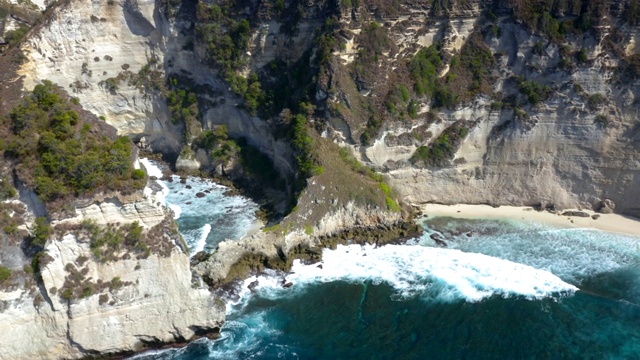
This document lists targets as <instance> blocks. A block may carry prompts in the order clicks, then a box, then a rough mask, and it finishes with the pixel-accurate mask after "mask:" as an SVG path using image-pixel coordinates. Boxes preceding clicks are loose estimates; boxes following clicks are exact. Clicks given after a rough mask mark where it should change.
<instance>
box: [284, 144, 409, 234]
mask: <svg viewBox="0 0 640 360" xmlns="http://www.w3.org/2000/svg"><path fill="white" fill-rule="evenodd" d="M315 137H316V138H315V142H316V144H317V154H318V156H319V162H320V163H321V164H322V167H323V168H324V172H323V173H322V174H320V175H317V176H314V177H312V178H310V179H309V181H308V185H307V187H306V189H305V190H304V191H303V192H302V194H301V195H300V197H299V198H298V205H297V206H296V207H295V209H294V211H293V212H292V213H291V215H289V216H288V217H287V218H286V219H285V220H284V221H283V222H282V223H281V224H279V225H276V226H275V227H273V228H272V229H271V231H275V232H282V233H287V232H288V231H290V230H293V229H305V231H306V232H307V233H308V232H309V229H310V228H312V227H314V226H315V225H317V223H318V222H319V221H320V220H321V219H322V218H323V217H324V216H325V215H326V214H327V213H329V212H332V211H335V210H337V209H339V208H341V207H343V206H344V205H345V204H347V203H349V202H354V203H355V204H356V205H358V206H361V207H367V208H374V209H376V208H377V209H382V210H389V211H393V212H398V211H400V205H399V204H398V202H397V201H396V200H395V198H394V194H393V191H392V189H391V187H390V186H389V185H388V184H387V183H385V181H384V177H383V176H382V175H381V174H379V173H376V172H375V171H373V170H372V169H370V168H368V167H366V166H365V165H363V164H362V163H360V162H358V160H356V159H355V158H354V157H353V156H352V155H351V153H350V152H349V150H348V149H342V148H340V147H339V146H338V145H336V144H335V143H333V142H331V141H330V140H327V139H324V138H321V137H319V136H317V135H316V136H315Z"/></svg>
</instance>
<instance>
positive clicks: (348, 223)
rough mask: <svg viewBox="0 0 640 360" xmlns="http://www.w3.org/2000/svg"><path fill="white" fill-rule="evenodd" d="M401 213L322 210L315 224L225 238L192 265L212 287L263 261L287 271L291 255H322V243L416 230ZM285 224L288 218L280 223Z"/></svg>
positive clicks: (397, 236)
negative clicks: (323, 211) (234, 238)
mask: <svg viewBox="0 0 640 360" xmlns="http://www.w3.org/2000/svg"><path fill="white" fill-rule="evenodd" d="M405 220H406V219H404V217H403V215H402V214H401V213H399V212H390V211H387V210H382V209H372V208H367V207H363V206H358V205H356V204H354V203H353V202H349V203H347V204H345V205H343V206H339V207H338V208H337V209H335V210H334V211H330V212H328V213H326V214H325V215H324V216H323V217H322V219H321V220H320V221H319V222H318V224H317V225H316V226H314V227H307V228H301V227H297V228H293V229H292V230H291V231H290V232H289V231H288V230H280V229H274V230H269V231H263V232H260V233H257V234H254V235H252V236H250V237H247V238H244V239H241V240H238V241H225V242H221V243H220V244H219V245H218V248H217V249H216V250H215V252H214V253H213V254H212V255H211V256H209V257H208V258H206V259H204V261H201V262H200V263H198V264H197V265H196V266H195V267H194V272H196V273H197V274H198V275H200V276H201V277H202V278H203V279H204V280H205V281H206V282H207V283H209V284H210V285H213V286H219V285H222V284H225V283H227V282H229V281H232V280H234V279H238V278H242V277H245V276H247V275H248V274H249V273H251V272H257V271H260V270H262V269H263V268H264V267H265V266H266V267H270V268H275V269H279V270H284V271H286V270H288V269H289V268H290V267H291V264H292V262H293V260H294V259H296V258H302V259H314V261H317V260H319V259H320V258H321V256H322V248H324V247H333V246H335V245H336V244H339V243H347V242H357V243H370V244H380V245H382V244H384V243H388V242H395V241H401V240H402V239H404V238H409V237H414V236H416V235H418V234H419V232H420V229H419V226H417V225H415V224H412V223H409V222H405ZM282 226H283V227H285V228H286V227H287V226H288V225H287V222H286V220H285V222H284V223H283V225H282Z"/></svg>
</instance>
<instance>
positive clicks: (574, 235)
mask: <svg viewBox="0 0 640 360" xmlns="http://www.w3.org/2000/svg"><path fill="white" fill-rule="evenodd" d="M145 166H146V165H145ZM176 183H178V184H179V182H178V181H174V182H173V183H167V182H165V186H167V189H169V193H168V194H167V197H166V198H167V204H168V205H169V206H171V205H174V206H175V205H179V207H180V211H181V213H180V217H179V218H178V223H179V226H180V231H181V232H183V234H186V235H185V238H187V237H188V238H189V239H190V246H193V248H194V249H205V251H207V249H209V250H210V249H211V247H209V248H207V247H203V246H201V245H200V244H202V243H203V238H205V237H209V236H215V234H216V233H217V232H219V231H220V232H222V233H225V234H230V233H234V234H240V236H241V234H243V233H246V232H247V231H248V229H249V228H250V227H251V224H250V223H251V221H249V220H250V219H251V217H250V216H248V214H247V213H246V212H248V211H250V210H249V209H252V208H251V207H249V206H245V205H238V204H239V202H238V201H239V200H238V199H235V200H233V201H234V202H233V203H234V204H236V205H234V206H232V207H231V209H237V211H238V212H237V213H235V214H234V215H230V216H228V217H229V218H231V217H234V218H235V220H234V221H231V222H226V223H223V224H221V225H219V226H215V225H214V223H213V222H211V221H210V220H208V219H210V218H211V216H212V213H213V211H221V212H223V213H224V212H225V211H228V209H229V207H227V208H224V207H220V206H209V207H208V206H207V205H204V204H200V206H197V207H190V208H189V207H188V206H186V205H187V202H191V201H193V200H194V199H193V194H194V193H195V191H201V190H202V189H204V188H206V189H213V188H215V186H213V184H211V183H207V182H206V181H204V182H203V181H202V180H200V179H196V178H192V179H189V180H188V181H187V183H188V184H191V186H192V188H191V189H189V190H190V192H187V191H185V189H184V186H185V184H181V185H180V186H176V185H177V184H176ZM205 184H206V185H205ZM221 196H222V197H224V194H222V195H221ZM172 200H173V203H172V202H171V201H172ZM219 202H220V201H219ZM225 209H226V210H225ZM243 211H245V213H242V212H243ZM187 212H189V215H188V216H186V215H185V214H186V213H187ZM243 216H245V217H243ZM238 218H239V219H240V220H238ZM248 219H249V220H248ZM206 225H209V226H210V227H207V226H206ZM423 226H424V228H425V234H424V235H423V236H422V237H421V238H418V239H413V240H410V241H409V242H407V244H405V245H387V246H382V247H375V246H369V245H365V246H360V245H340V246H338V247H337V248H336V249H335V250H330V249H325V250H324V251H323V258H322V261H321V262H319V263H316V264H310V265H305V264H303V263H302V262H300V261H295V262H294V265H293V267H292V269H291V271H290V272H287V273H282V272H276V271H271V270H267V271H265V272H264V273H262V274H258V275H254V276H252V277H250V278H248V279H245V280H243V281H240V282H238V283H237V284H235V291H233V292H232V293H230V294H229V296H228V298H227V299H226V302H227V311H228V314H227V322H226V324H225V326H224V328H223V329H222V332H221V337H220V339H218V340H215V341H211V340H208V339H201V340H198V341H195V342H193V343H192V344H190V345H189V346H187V347H185V348H183V349H173V350H165V351H155V352H150V353H146V354H142V355H139V356H137V357H138V358H144V359H147V358H148V359H185V360H187V359H201V358H210V359H272V358H292V359H307V358H318V359H335V358H349V359H372V358H379V359H392V358H406V359H412V358H416V359H422V358H425V357H426V356H427V357H428V358H433V359H438V358H443V359H450V358H461V357H465V358H471V359H473V358H496V359H504V358H522V357H527V358H529V357H535V358H559V359H564V358H569V359H584V358H598V359H603V358H611V359H618V358H620V359H629V358H638V354H640V329H639V327H638V326H637V324H638V323H640V305H639V304H640V251H639V249H640V247H639V244H640V239H638V238H635V237H629V236H623V235H617V234H610V233H606V232H602V231H594V230H590V229H561V228H555V227H552V226H549V225H545V224H534V225H532V224H524V223H519V222H517V221H514V220H506V219H505V220H482V219H480V220H478V219H475V220H465V219H452V218H442V217H441V218H438V217H432V218H428V219H424V220H423ZM225 227H229V228H228V229H225ZM432 234H438V235H440V236H441V237H442V238H443V239H445V241H446V244H447V247H440V246H438V245H437V244H436V243H435V242H434V240H433V239H432V238H431V235H432ZM229 238H230V239H234V237H229ZM235 238H239V236H238V235H236V237H235ZM204 242H206V241H204ZM214 243H215V242H214ZM192 244H193V245H192ZM192 251H193V250H192ZM284 284H287V285H288V286H287V287H284V286H283V285H284ZM289 285H290V286H289Z"/></svg>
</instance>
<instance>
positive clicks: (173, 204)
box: [141, 159, 258, 254]
mask: <svg viewBox="0 0 640 360" xmlns="http://www.w3.org/2000/svg"><path fill="white" fill-rule="evenodd" d="M141 162H143V164H144V165H145V167H146V168H147V171H148V172H149V174H150V175H153V176H156V177H158V178H161V177H162V165H161V164H160V163H157V162H154V161H151V160H146V159H144V160H143V161H141ZM161 183H162V185H163V186H164V187H165V189H166V198H165V200H166V205H167V206H169V208H171V210H173V212H174V214H175V217H176V218H177V221H178V226H179V228H180V233H181V234H182V236H183V237H184V239H185V241H186V242H187V245H189V249H190V251H191V254H195V253H197V252H199V251H202V250H204V251H207V252H212V251H213V250H215V248H216V246H217V245H218V243H220V242H221V241H224V240H237V239H240V238H242V237H243V236H245V235H247V233H248V232H249V231H250V230H251V229H252V228H253V227H255V225H256V223H257V221H258V220H257V218H256V215H255V213H256V211H257V210H258V206H257V204H256V203H254V202H253V201H252V200H250V199H248V198H246V197H244V196H239V195H234V196H229V195H226V193H227V192H228V191H229V190H230V189H229V188H227V187H226V186H222V185H219V184H216V183H215V182H213V181H211V180H207V179H202V178H199V177H193V176H189V177H187V178H186V181H185V182H184V183H182V182H181V181H180V177H179V176H176V175H173V176H171V181H161ZM198 193H201V194H204V196H203V197H198V196H197V195H196V194H198Z"/></svg>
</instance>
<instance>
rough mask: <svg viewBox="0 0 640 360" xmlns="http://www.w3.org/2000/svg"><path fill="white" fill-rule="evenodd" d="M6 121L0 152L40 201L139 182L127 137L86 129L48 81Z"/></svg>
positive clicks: (135, 185)
mask: <svg viewBox="0 0 640 360" xmlns="http://www.w3.org/2000/svg"><path fill="white" fill-rule="evenodd" d="M9 119H10V120H11V125H12V130H13V134H12V135H10V138H9V145H8V149H7V151H5V156H7V157H12V158H14V159H16V160H18V162H19V163H20V165H18V168H17V169H18V176H19V177H20V179H21V180H23V181H24V182H25V183H26V185H27V186H28V187H31V188H35V190H36V193H37V194H38V195H39V196H40V197H41V199H42V200H44V201H45V202H52V201H55V200H62V199H64V198H65V197H67V196H70V195H74V196H80V195H83V194H87V193H91V192H93V191H96V190H98V189H101V188H103V189H105V188H106V189H109V190H125V191H128V190H131V189H133V188H135V189H137V188H142V187H143V186H144V184H141V183H140V182H136V181H135V180H133V179H132V172H133V166H132V156H133V155H132V154H133V153H132V148H133V143H132V142H131V140H130V139H129V138H127V137H120V138H117V139H115V140H114V139H112V138H109V137H107V136H104V135H103V134H100V133H99V132H98V131H92V126H91V125H90V124H89V123H88V122H85V120H84V119H82V118H81V117H80V115H79V114H78V112H76V111H75V110H73V108H72V106H71V104H70V103H69V101H68V100H67V99H66V98H63V97H62V96H61V93H60V90H59V89H58V88H57V87H56V86H55V85H53V83H51V82H50V81H46V80H45V81H43V84H41V85H37V86H36V87H35V88H34V89H33V91H32V92H31V93H30V94H27V95H26V96H25V97H24V98H23V100H22V102H21V103H20V104H19V105H18V106H16V107H15V108H14V109H13V110H12V111H11V112H10V114H9Z"/></svg>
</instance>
